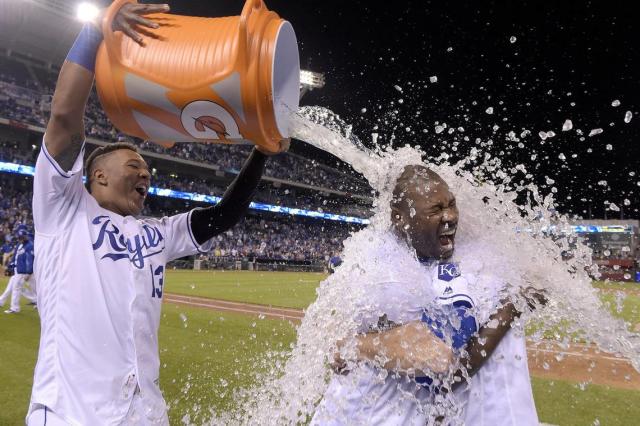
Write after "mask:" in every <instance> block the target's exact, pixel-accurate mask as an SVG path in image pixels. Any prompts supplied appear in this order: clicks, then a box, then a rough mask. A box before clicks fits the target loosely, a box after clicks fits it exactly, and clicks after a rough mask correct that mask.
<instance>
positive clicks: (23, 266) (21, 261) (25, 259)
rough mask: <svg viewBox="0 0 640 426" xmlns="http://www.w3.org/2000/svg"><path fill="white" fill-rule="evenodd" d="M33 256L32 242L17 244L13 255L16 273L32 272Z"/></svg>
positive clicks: (28, 273)
mask: <svg viewBox="0 0 640 426" xmlns="http://www.w3.org/2000/svg"><path fill="white" fill-rule="evenodd" d="M33 258H34V254H33V243H32V242H31V241H27V242H26V243H24V244H19V245H18V247H16V251H15V253H14V255H13V263H14V264H15V265H16V266H15V268H16V274H27V275H30V274H33Z"/></svg>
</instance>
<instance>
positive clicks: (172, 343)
mask: <svg viewBox="0 0 640 426" xmlns="http://www.w3.org/2000/svg"><path fill="white" fill-rule="evenodd" d="M321 279H322V276H321V275H319V274H297V273H289V274H287V273H258V272H256V273H248V272H216V273H212V272H185V271H172V272H171V273H170V274H168V276H167V283H166V290H167V291H170V292H175V293H182V294H193V295H198V296H203V297H213V298H220V299H227V300H239V301H248V302H252V303H262V304H267V305H269V304H271V305H277V306H290V307H304V306H307V304H308V303H310V301H312V300H313V298H314V297H315V286H316V285H317V282H319V281H320V280H321ZM6 282H7V280H6V279H4V278H2V279H0V288H4V286H5V285H6ZM234 290H235V291H234ZM291 293H293V295H292V294H291ZM607 297H608V296H607ZM637 302H638V301H637V300H636V301H635V302H633V306H631V307H629V308H628V309H629V310H628V312H627V311H625V310H626V309H627V308H626V305H625V310H623V314H624V315H625V317H626V316H627V315H629V316H630V317H631V318H632V319H635V321H634V322H638V321H637V319H638V311H637ZM634 317H635V318H634ZM38 335H39V320H38V316H37V313H36V311H34V310H33V309H31V308H30V307H26V306H25V307H24V308H23V311H22V313H21V314H20V315H2V316H0V336H2V345H0V360H1V361H0V365H1V367H2V368H0V407H2V409H1V410H0V425H18V424H24V415H25V413H26V409H27V404H28V401H29V394H30V389H31V381H32V374H33V368H34V365H35V360H36V352H37V345H38ZM294 338H295V330H294V329H293V327H292V326H291V325H290V324H289V323H287V322H282V321H276V320H267V319H262V320H261V319H258V318H256V317H251V316H242V315H235V314H226V313H225V314H222V313H219V312H214V311H209V310H205V309H199V308H187V307H183V306H176V305H171V304H166V305H165V306H164V308H163V314H162V321H161V326H160V359H161V387H162V389H163V392H164V394H165V398H166V400H167V403H168V404H169V405H170V419H171V424H180V422H181V421H182V419H183V418H185V415H186V416H188V419H189V420H190V421H191V422H193V423H194V424H201V423H202V422H203V421H204V420H205V419H207V418H209V414H208V413H209V412H210V410H211V409H213V410H224V409H225V408H227V407H229V406H230V404H232V399H231V392H232V390H233V389H234V388H236V387H238V386H240V385H242V386H246V385H247V384H249V383H251V382H252V380H253V377H254V375H255V371H254V370H253V368H254V365H255V364H254V362H255V360H257V359H258V358H259V357H260V356H261V355H262V354H264V352H265V351H266V350H269V349H274V348H276V349H277V348H280V347H282V346H286V345H288V344H289V343H290V342H292V341H293V339H294ZM533 388H534V395H535V398H536V405H537V407H538V412H539V415H540V420H541V421H544V422H547V423H552V424H558V425H590V424H593V422H594V420H596V419H598V421H599V422H600V424H601V425H629V424H636V423H637V422H638V419H640V392H638V391H628V390H619V389H610V388H606V387H602V386H595V385H590V386H587V387H586V389H585V390H581V389H580V387H579V386H578V385H577V384H573V383H567V382H563V381H558V380H556V381H549V380H542V379H536V378H534V380H533Z"/></svg>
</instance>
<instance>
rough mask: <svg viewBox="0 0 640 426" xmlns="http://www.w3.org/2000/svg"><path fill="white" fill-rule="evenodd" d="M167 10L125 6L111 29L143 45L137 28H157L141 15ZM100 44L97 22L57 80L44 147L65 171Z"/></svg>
mask: <svg viewBox="0 0 640 426" xmlns="http://www.w3.org/2000/svg"><path fill="white" fill-rule="evenodd" d="M168 10H169V6H168V5H166V4H125V5H124V6H122V8H121V9H120V10H119V11H118V14H117V16H116V18H115V19H114V21H113V26H112V29H113V31H122V32H124V33H125V34H126V35H127V36H128V37H131V38H132V39H133V40H135V41H136V42H137V43H140V44H142V38H141V36H140V35H139V34H138V32H137V31H136V27H137V26H142V27H147V28H157V27H158V24H156V23H154V22H152V21H150V20H148V19H145V18H144V17H143V15H146V14H149V13H158V12H167V11H168ZM101 41H102V32H101V29H100V25H99V20H97V21H96V22H95V23H93V24H86V25H85V27H84V28H83V29H82V32H81V33H80V34H79V35H78V38H77V39H76V41H75V43H74V44H73V47H72V48H71V50H70V51H69V54H68V55H67V58H66V60H65V61H64V63H63V65H62V69H61V70H60V75H59V76H58V82H57V83H56V89H55V92H54V94H53V101H52V103H51V117H50V118H49V122H48V123H47V130H46V137H45V142H44V143H45V145H46V147H47V151H49V153H50V154H51V156H52V157H53V158H54V159H55V160H56V162H57V163H58V164H59V165H60V166H61V167H62V168H63V169H64V170H69V169H70V168H71V167H72V166H73V163H74V161H75V160H76V158H77V157H78V154H79V153H80V149H81V148H82V143H83V141H84V109H85V105H86V103H87V99H88V98H89V94H90V93H91V87H92V86H93V75H94V69H95V60H96V53H97V51H98V46H99V45H100V43H101Z"/></svg>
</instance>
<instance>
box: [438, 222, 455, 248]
mask: <svg viewBox="0 0 640 426" xmlns="http://www.w3.org/2000/svg"><path fill="white" fill-rule="evenodd" d="M455 235H456V227H455V226H453V227H447V228H445V229H444V230H443V231H442V232H441V233H440V235H439V236H438V241H439V242H440V248H441V249H442V250H443V251H449V250H453V242H454V239H455Z"/></svg>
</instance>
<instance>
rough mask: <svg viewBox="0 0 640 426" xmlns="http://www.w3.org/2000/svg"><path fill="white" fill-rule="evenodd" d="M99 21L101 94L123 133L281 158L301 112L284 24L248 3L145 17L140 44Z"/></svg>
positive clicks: (294, 48)
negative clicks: (219, 10) (238, 10)
mask: <svg viewBox="0 0 640 426" xmlns="http://www.w3.org/2000/svg"><path fill="white" fill-rule="evenodd" d="M125 3H135V1H134V0H117V1H115V2H114V3H113V4H112V5H111V6H110V7H109V9H108V10H107V13H106V15H105V17H104V19H103V22H102V25H103V34H104V42H103V43H102V45H101V46H100V48H99V50H98V55H97V59H96V82H97V89H98V95H99V97H100V101H101V103H102V106H103V108H104V110H105V111H106V113H107V115H108V116H109V119H110V120H111V121H112V123H113V124H114V125H115V126H116V127H117V128H118V129H119V130H120V131H122V132H124V133H126V134H128V135H132V136H136V137H139V138H142V139H146V140H151V141H153V142H157V143H161V144H163V145H166V146H167V145H168V146H170V145H172V144H173V143H174V142H218V143H246V141H247V140H249V141H251V142H253V143H255V144H257V145H259V146H261V147H262V148H264V149H266V150H267V151H271V152H278V151H279V150H280V141H281V140H283V139H285V138H288V137H289V136H290V135H289V121H290V116H291V114H292V113H295V112H296V111H297V109H298V101H299V94H300V60H299V55H298V44H297V40H296V36H295V33H294V31H293V27H292V26H291V24H290V23H289V22H287V21H285V20H283V19H281V18H280V17H279V16H278V15H277V14H276V13H275V12H273V11H269V10H267V8H266V6H265V4H264V3H263V1H262V0H247V2H246V3H245V5H244V8H243V9H242V14H241V15H240V16H230V17H224V18H200V17H191V16H178V15H172V14H164V13H163V14H157V15H150V16H151V17H152V18H153V20H154V22H158V23H159V24H160V27H159V28H158V29H153V30H152V29H146V28H145V29H144V31H143V32H141V34H142V36H143V46H140V45H138V44H137V43H136V42H135V41H133V40H131V39H130V38H129V37H126V36H124V35H123V34H122V33H121V32H112V31H110V28H111V24H112V21H113V19H114V17H115V16H116V13H117V11H118V10H119V9H120V7H122V5H123V4H125Z"/></svg>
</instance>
